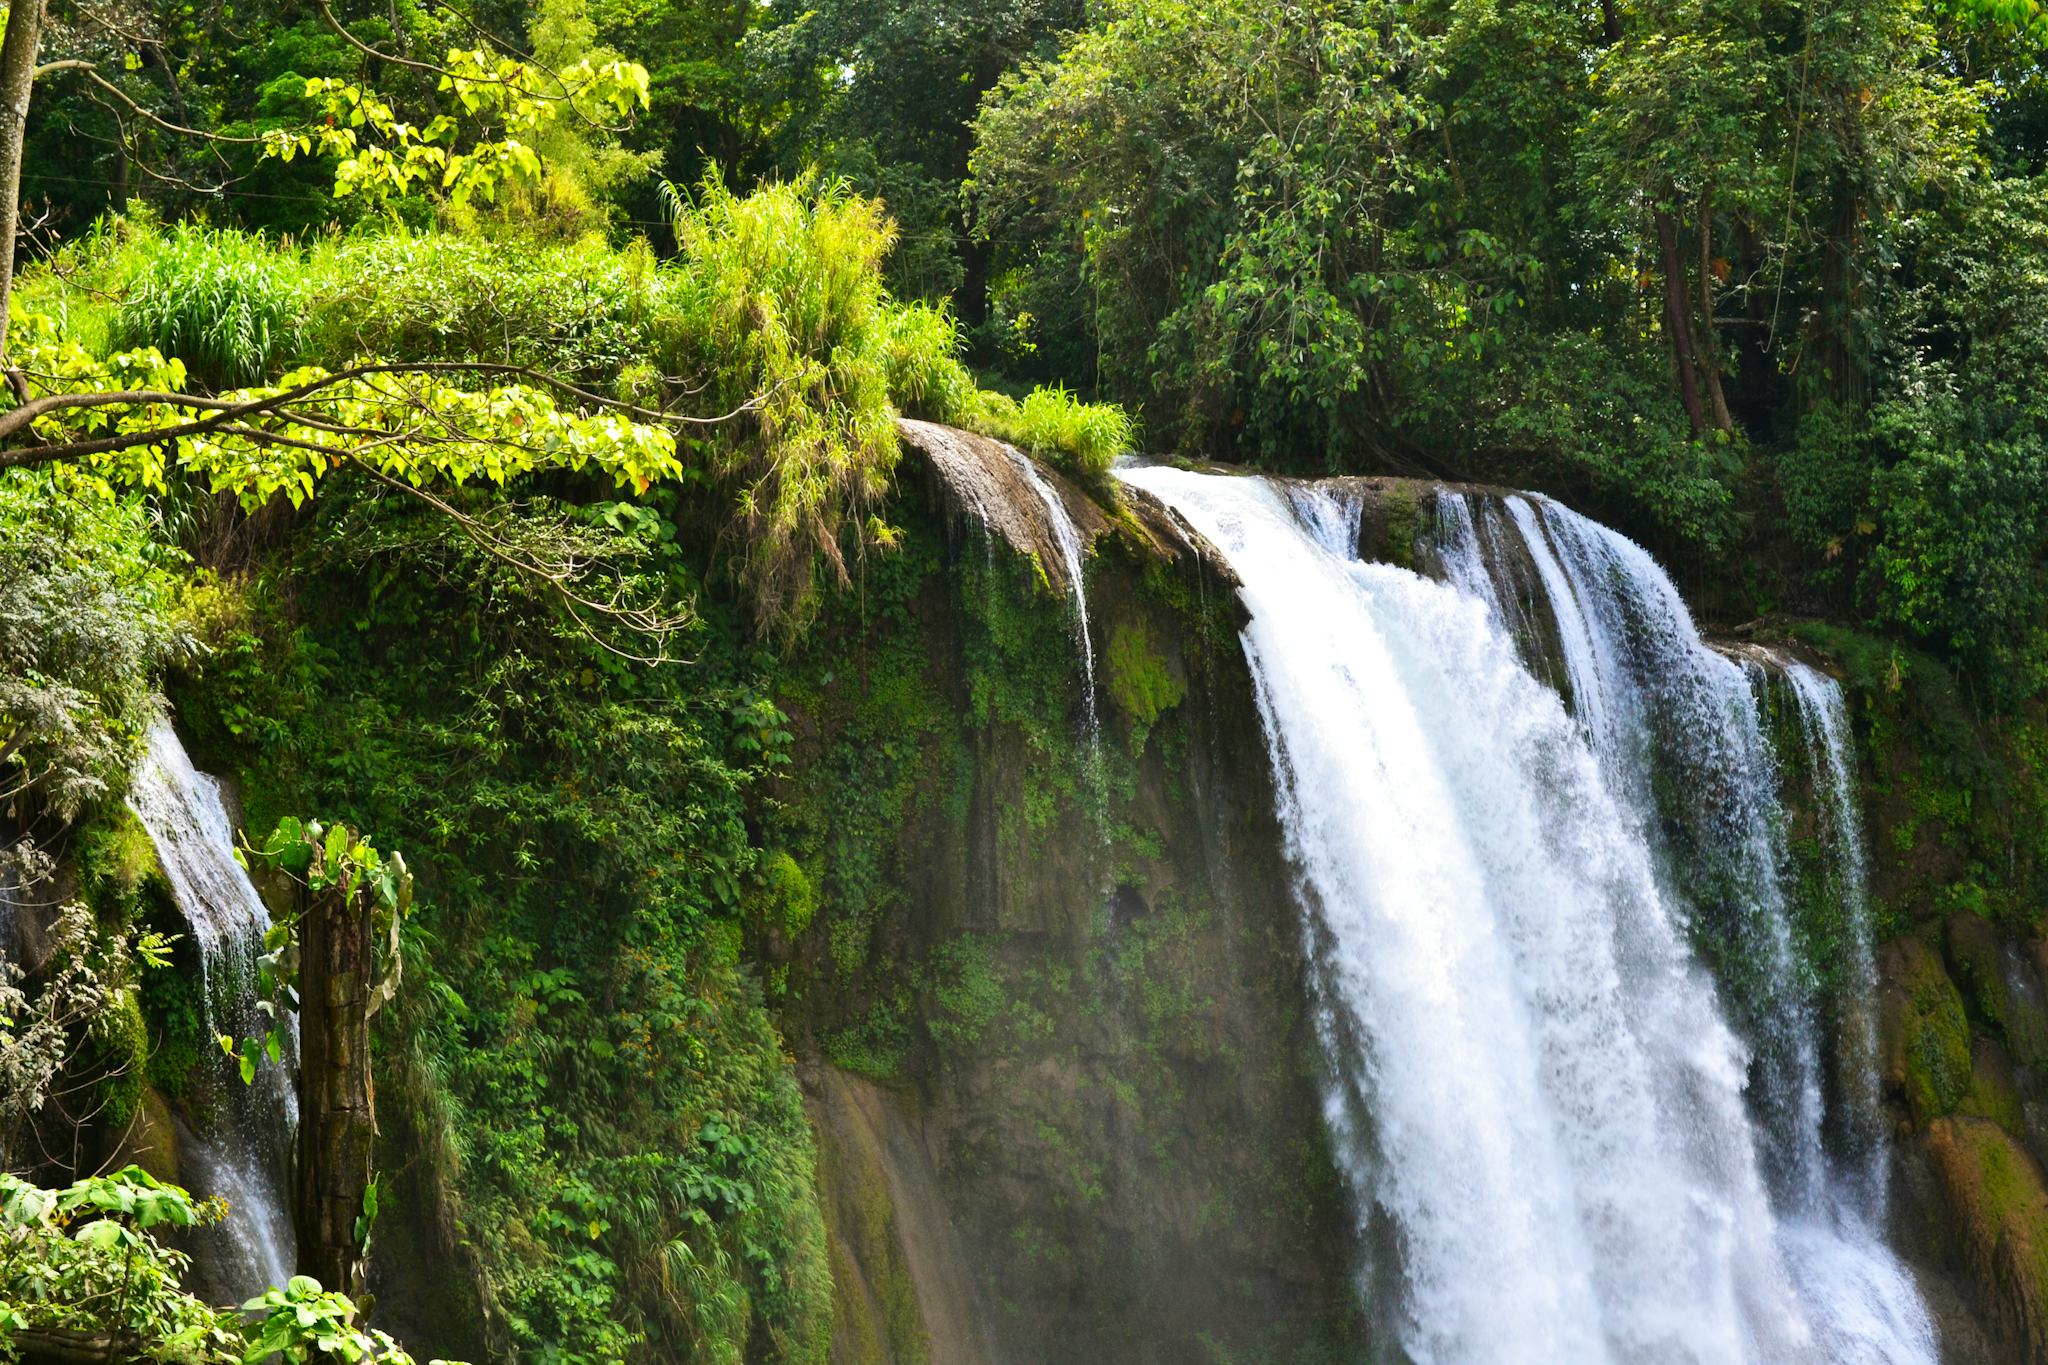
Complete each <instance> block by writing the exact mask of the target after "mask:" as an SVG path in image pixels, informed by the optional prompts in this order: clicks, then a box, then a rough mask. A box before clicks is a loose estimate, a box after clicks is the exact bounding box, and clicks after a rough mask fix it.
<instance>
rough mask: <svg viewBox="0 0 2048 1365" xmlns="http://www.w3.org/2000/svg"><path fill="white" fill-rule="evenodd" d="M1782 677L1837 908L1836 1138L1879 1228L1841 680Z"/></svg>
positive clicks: (1869, 969)
mask: <svg viewBox="0 0 2048 1365" xmlns="http://www.w3.org/2000/svg"><path fill="white" fill-rule="evenodd" d="M1785 674H1786V677H1787V679H1788V680H1789V681H1790V683H1791V685H1792V692H1793V696H1794V697H1795V698H1796V700H1797V702H1798V705H1799V728H1800V733H1801V736H1802V737H1803V738H1804V739H1805V741H1806V753H1807V768H1808V770H1809V771H1810V772H1811V773H1812V774H1813V782H1814V791H1815V795H1816V796H1817V797H1818V798H1819V801H1820V807H1821V812H1820V813H1821V817H1822V819H1823V820H1824V821H1825V822H1826V824H1825V828H1824V830H1823V833H1824V834H1825V835H1826V839H1825V841H1824V842H1825V844H1826V847H1827V848H1828V850H1829V851H1830V852H1831V853H1832V855H1833V856H1832V857H1831V858H1830V859H1829V868H1828V872H1829V882H1830V885H1829V891H1830V892H1831V893H1832V899H1833V901H1834V903H1835V904H1836V905H1837V906H1838V907H1840V910H1841V919H1842V940H1843V945H1844V949H1845V951H1844V953H1843V962H1842V976H1843V991H1842V1000H1841V1007H1840V1009H1839V1010H1838V1012H1837V1013H1838V1019H1837V1026H1838V1027H1839V1028H1840V1030H1841V1043H1840V1047H1839V1051H1840V1055H1841V1062H1840V1066H1839V1068H1838V1077H1837V1082H1836V1088H1837V1090H1838V1091H1839V1092H1840V1094H1841V1096H1842V1102H1843V1124H1842V1141H1843V1146H1844V1148H1845V1149H1846V1152H1847V1162H1848V1164H1849V1165H1850V1167H1851V1168H1852V1170H1853V1171H1854V1172H1856V1173H1857V1174H1858V1176H1859V1178H1860V1183H1861V1190H1860V1194H1861V1197H1862V1202H1863V1213H1864V1216H1865V1217H1866V1218H1868V1219H1869V1220H1870V1221H1871V1223H1872V1225H1873V1226H1876V1227H1882V1226H1884V1220H1885V1216H1886V1214H1887V1213H1888V1211H1889V1207H1888V1206H1889V1200H1888V1194H1889V1190H1888V1183H1889V1182H1888V1175H1889V1170H1890V1162H1889V1161H1888V1160H1887V1159H1886V1152H1885V1118H1884V1113H1883V1107H1882V1097H1881V1095H1880V1090H1879V1081H1878V1041H1877V1005H1876V1001H1877V944H1876V933H1875V930H1874V928H1873V926H1872V925H1871V922H1870V888H1869V884H1868V872H1867V871H1866V868H1867V864H1866V862H1865V858H1866V856H1867V854H1866V851H1865V849H1864V844H1863V817H1862V815H1861V813H1860V812H1859V811H1858V809H1857V804H1856V768H1855V764H1854V763H1853V762H1852V761H1851V759H1850V757H1849V713H1848V710H1847V708H1846V707H1845V706H1844V705H1843V702H1842V688H1841V684H1839V683H1837V682H1836V681H1835V680H1834V679H1833V678H1830V677H1828V676H1827V675H1826V674H1824V673H1821V672H1818V671H1817V670H1815V669H1812V668H1808V667H1807V666H1806V665H1805V664H1802V663H1799V662H1797V661H1792V662H1788V663H1787V664H1786V666H1785Z"/></svg>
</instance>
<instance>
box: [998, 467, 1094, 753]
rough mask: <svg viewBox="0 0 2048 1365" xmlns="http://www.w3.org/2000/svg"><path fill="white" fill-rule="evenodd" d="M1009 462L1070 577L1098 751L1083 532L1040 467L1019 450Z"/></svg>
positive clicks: (1090, 729) (1090, 732)
mask: <svg viewBox="0 0 2048 1365" xmlns="http://www.w3.org/2000/svg"><path fill="white" fill-rule="evenodd" d="M1009 454H1010V458H1011V459H1012V460H1014V461H1015V462H1016V465H1017V473H1018V474H1019V475H1020V476H1021V477H1022V478H1023V480H1024V482H1025V483H1027V484H1029V485H1030V486H1031V491H1032V492H1033V493H1035V494H1037V495H1038V500H1039V501H1040V502H1041V503H1043V504H1044V505H1045V516H1046V521H1047V523H1048V524H1049V525H1050V526H1051V528H1052V538H1053V543H1054V544H1055V545H1057V546H1058V547H1059V551H1060V567H1061V569H1062V570H1063V571H1064V572H1065V574H1066V577H1067V588H1068V591H1069V592H1071V593H1072V594H1073V598H1074V630H1075V635H1076V637H1077V639H1078V642H1079V644H1080V646H1081V670H1082V681H1083V686H1082V694H1083V697H1084V698H1085V701H1086V705H1087V708H1088V743H1089V746H1090V748H1091V749H1096V748H1099V747H1100V745H1101V742H1102V723H1101V720H1100V719H1099V717H1098V716H1097V714H1096V707H1095V637H1094V635H1093V634H1092V633H1091V632H1090V630H1089V627H1088V580H1087V575H1086V573H1085V571H1084V570H1085V565H1084V563H1083V546H1082V544H1081V530H1080V528H1079V527H1077V526H1075V525H1074V519H1073V517H1072V516H1070V515H1069V514H1068V512H1067V504H1066V501H1065V499H1063V498H1061V497H1060V495H1059V490H1058V489H1056V488H1054V487H1053V486H1052V484H1051V483H1049V482H1048V481H1047V480H1046V477H1045V475H1044V474H1043V473H1042V472H1040V470H1039V468H1038V464H1037V462H1036V461H1034V460H1033V459H1032V458H1031V457H1030V456H1028V455H1026V454H1024V453H1023V452H1022V451H1020V450H1016V449H1014V448H1011V449H1010V451H1009Z"/></svg>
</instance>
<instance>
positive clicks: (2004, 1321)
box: [1927, 1115, 2048, 1361]
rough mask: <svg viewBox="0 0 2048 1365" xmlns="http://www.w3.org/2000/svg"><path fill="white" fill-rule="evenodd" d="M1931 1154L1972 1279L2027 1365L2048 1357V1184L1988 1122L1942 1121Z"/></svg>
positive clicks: (1933, 1131) (1932, 1134) (1931, 1138)
mask: <svg viewBox="0 0 2048 1365" xmlns="http://www.w3.org/2000/svg"><path fill="white" fill-rule="evenodd" d="M1927 1150H1928V1154H1929V1156H1930V1157H1932V1159H1933V1162H1934V1169H1935V1172H1936V1174H1937V1175H1938V1176H1939V1178H1940V1180H1941V1184H1942V1187H1943V1189H1944V1190H1945V1191H1946V1193H1947V1196H1948V1204H1949V1207H1950V1208H1951V1209H1952V1210H1953V1211H1954V1214H1955V1218H1956V1223H1957V1226H1958V1227H1959V1229H1960V1230H1961V1233H1962V1241H1963V1251H1964V1256H1965V1259H1966V1260H1967V1262H1968V1264H1969V1269H1970V1274H1971V1277H1972V1278H1973V1279H1974V1280H1975V1281H1976V1285H1977V1289H1978V1292H1979V1293H1980V1295H1982V1297H1983V1299H1984V1301H1985V1304H1986V1306H1987V1307H1988V1308H1989V1309H1990V1310H1991V1312H1992V1315H1993V1316H1994V1317H1995V1318H1996V1319H1997V1321H1998V1323H1999V1325H2000V1327H2001V1328H2002V1329H2003V1330H2004V1331H2005V1333H2006V1334H2007V1335H2008V1336H2009V1337H2010V1338H2011V1339H2012V1342H2013V1344H2014V1345H2015V1346H2017V1347H2019V1348H2020V1349H2021V1350H2022V1351H2023V1352H2024V1354H2025V1358H2026V1359H2028V1360H2034V1361H2040V1360H2048V1184H2044V1182H2043V1180H2042V1176H2041V1168H2040V1166H2039V1165H2038V1164H2037V1163H2036V1162H2035V1161H2034V1158H2033V1157H2031V1156H2029V1155H2028V1154H2027V1153H2026V1151H2025V1150H2024V1149H2022V1148H2021V1147H2020V1145H2019V1144H2018V1143H2017V1142H2015V1141H2013V1139H2012V1138H2011V1136H2009V1135H2008V1134H2007V1133H2006V1131H2005V1130H2004V1129H2003V1128H2000V1127H1999V1126H1998V1125H1997V1124H1996V1123H1993V1122H1992V1121H1991V1120H1989V1119H1983V1118H1976V1117H1973V1116H1969V1115H1953V1116H1950V1117H1947V1118H1940V1119H1936V1120H1935V1121H1934V1123H1933V1125H1932V1127H1931V1128H1930V1129H1929V1131H1928V1135H1927Z"/></svg>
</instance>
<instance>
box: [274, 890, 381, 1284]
mask: <svg viewBox="0 0 2048 1365" xmlns="http://www.w3.org/2000/svg"><path fill="white" fill-rule="evenodd" d="M374 965H375V956H374V945H373V944H372V942H371V927H370V910H369V907H368V906H367V905H366V904H364V900H363V897H362V896H361V895H359V894H355V893H353V891H351V892H348V893H344V892H343V891H341V890H340V889H338V888H337V889H335V890H331V891H325V892H321V893H319V894H317V895H314V896H312V897H310V898H309V899H308V903H307V905H306V911H305V913H304V914H303V915H302V916H301V917H300V920H299V1160H298V1171H297V1185H296V1198H295V1199H294V1205H295V1207H294V1209H293V1212H294V1213H295V1214H296V1216H297V1223H298V1268H299V1273H300V1274H302V1275H311V1276H312V1277H313V1278H314V1279H316V1280H318V1281H320V1283H321V1285H322V1287H324V1288H327V1289H334V1290H339V1291H340V1292H342V1293H344V1294H347V1295H349V1296H350V1297H351V1298H359V1297H361V1295H362V1293H363V1270H364V1265H363V1245H362V1239H361V1238H359V1237H357V1235H356V1221H357V1219H358V1218H360V1217H361V1216H362V1213H363V1196H364V1195H365V1193H366V1192H367V1191H368V1190H369V1188H370V1175H371V1160H372V1158H373V1155H374V1146H375V1142H376V1136H377V1115H376V1103H375V1095H374V1093H373V1091H372V1088H371V1084H370V1012H369V1006H370V986H371V973H372V969H373V967H374Z"/></svg>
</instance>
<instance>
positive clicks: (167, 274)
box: [107, 224, 305, 390]
mask: <svg viewBox="0 0 2048 1365" xmlns="http://www.w3.org/2000/svg"><path fill="white" fill-rule="evenodd" d="M135 230H136V232H137V234H138V235H139V237H140V238H141V239H142V240H140V241H139V242H138V243H137V246H138V247H139V248H140V249H139V250H136V251H134V252H133V253H130V254H129V258H130V259H131V260H132V261H133V262H134V264H135V267H136V268H135V273H134V274H133V276H132V277H131V278H130V279H129V280H128V281H127V282H126V290H125V296H124V297H123V299H122V301H121V305H120V307H119V308H118V309H117V310H116V311H115V313H114V315H113V318H112V322H111V325H110V327H109V329H108V338H107V340H108V342H109V343H110V345H111V346H112V347H113V348H114V349H116V350H132V349H140V348H142V347H145V346H154V347H156V348H157V349H158V350H159V351H161V352H163V353H164V354H165V355H167V356H176V357H177V358H179V359H180V360H182V361H184V362H185V372H186V373H187V374H188V375H190V376H191V377H192V378H194V379H196V380H198V381H199V382H200V383H202V384H205V385H207V386H208V387H210V388H213V389H216V390H220V389H232V388H239V387H242V386H244V385H250V384H255V383H257V382H259V381H260V380H262V379H263V378H264V376H265V375H267V374H270V373H272V372H273V371H275V370H276V369H278V368H281V367H282V366H283V365H285V364H286V363H288V362H290V361H291V360H293V359H294V358H296V357H297V356H298V355H299V353H300V352H301V351H302V350H303V349H304V345H305V328H304V321H305V288H304V283H305V270H304V263H303V259H302V258H301V257H300V255H299V253H298V252H297V251H296V250H293V249H292V248H290V247H288V246H285V245H281V244H278V243H273V242H270V241H268V240H266V239H265V238H264V237H262V236H261V235H249V234H245V233H240V232H221V231H216V230H214V229H211V228H204V227H194V226H191V225H189V224H180V225H179V226H177V227H174V228H171V229H169V230H168V231H158V230H156V229H154V228H152V227H149V226H147V225H146V224H145V225H140V226H138V227H137V228H136V229H135Z"/></svg>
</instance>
